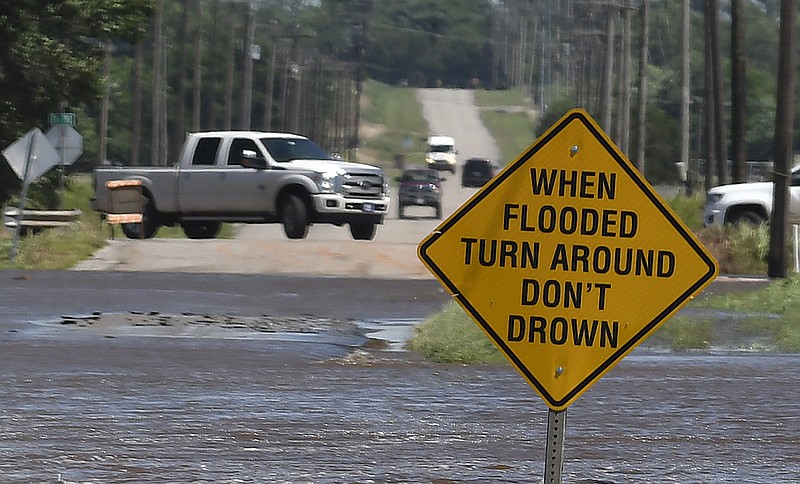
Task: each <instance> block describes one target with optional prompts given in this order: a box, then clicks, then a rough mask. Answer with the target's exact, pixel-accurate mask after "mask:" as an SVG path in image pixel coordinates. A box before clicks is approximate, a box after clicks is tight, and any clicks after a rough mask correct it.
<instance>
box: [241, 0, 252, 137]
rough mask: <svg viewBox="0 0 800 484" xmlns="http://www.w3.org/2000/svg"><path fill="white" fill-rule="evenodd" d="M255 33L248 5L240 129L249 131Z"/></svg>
mask: <svg viewBox="0 0 800 484" xmlns="http://www.w3.org/2000/svg"><path fill="white" fill-rule="evenodd" d="M255 32H256V14H255V5H254V4H253V3H250V5H248V7H247V17H246V20H245V36H244V46H243V49H242V61H243V66H242V120H241V124H240V127H241V128H242V129H245V130H249V129H250V127H251V126H250V113H251V110H252V104H253V52H252V50H253V42H254V39H255Z"/></svg>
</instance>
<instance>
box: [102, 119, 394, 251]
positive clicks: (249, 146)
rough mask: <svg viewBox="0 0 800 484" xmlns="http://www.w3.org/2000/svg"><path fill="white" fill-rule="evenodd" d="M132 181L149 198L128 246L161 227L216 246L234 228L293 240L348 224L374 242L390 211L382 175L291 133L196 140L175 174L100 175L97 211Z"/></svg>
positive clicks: (122, 170)
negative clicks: (272, 228)
mask: <svg viewBox="0 0 800 484" xmlns="http://www.w3.org/2000/svg"><path fill="white" fill-rule="evenodd" d="M129 179H135V180H141V182H142V194H143V196H144V200H143V212H144V217H143V218H144V221H143V222H142V223H141V224H123V225H122V229H123V232H124V233H125V235H126V236H128V237H130V238H138V237H144V238H149V237H152V236H153V235H155V233H156V231H157V230H158V228H159V227H160V226H161V225H180V226H181V227H182V228H183V230H184V232H185V233H186V235H187V237H190V238H213V237H216V235H217V234H218V233H219V229H220V227H221V225H222V223H223V222H235V223H281V224H283V229H284V233H285V234H286V236H287V237H288V238H290V239H301V238H304V237H305V236H306V235H307V234H308V229H309V226H310V225H312V224H315V223H328V224H335V225H339V226H341V225H345V224H347V225H348V226H349V228H350V233H351V235H352V237H353V238H354V239H360V240H370V239H372V238H373V237H374V236H375V232H376V227H377V225H378V224H382V223H383V218H384V216H385V215H386V212H387V210H388V209H389V189H388V184H387V180H386V178H385V176H384V173H383V171H382V170H381V169H380V168H378V167H375V166H370V165H365V164H359V163H349V162H345V161H341V160H334V159H332V158H331V156H330V155H328V154H327V153H325V151H323V150H322V149H321V148H320V147H319V146H317V145H316V144H315V143H314V142H313V141H311V140H309V139H308V138H305V137H303V136H298V135H295V134H287V133H265V132H255V131H217V132H204V133H192V134H189V135H188V136H187V138H186V141H185V143H184V146H183V149H182V152H181V155H180V158H179V160H178V163H177V164H175V165H174V166H171V167H168V166H148V167H108V166H102V167H98V168H96V169H95V170H94V172H93V183H94V195H95V196H94V199H93V200H92V208H93V209H94V210H97V211H99V212H101V213H104V214H107V213H110V211H111V209H112V207H111V206H110V198H111V197H110V195H109V189H108V188H107V182H109V181H113V180H129Z"/></svg>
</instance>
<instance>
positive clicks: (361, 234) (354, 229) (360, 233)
mask: <svg viewBox="0 0 800 484" xmlns="http://www.w3.org/2000/svg"><path fill="white" fill-rule="evenodd" d="M377 226H378V224H376V223H374V222H359V223H356V222H350V235H352V236H353V238H354V239H355V240H372V238H373V237H375V232H377Z"/></svg>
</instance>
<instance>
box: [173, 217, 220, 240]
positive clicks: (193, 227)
mask: <svg viewBox="0 0 800 484" xmlns="http://www.w3.org/2000/svg"><path fill="white" fill-rule="evenodd" d="M181 228H182V229H183V233H184V234H186V237H188V238H190V239H213V238H214V237H216V236H217V235H219V231H220V230H221V229H222V222H194V221H192V222H181Z"/></svg>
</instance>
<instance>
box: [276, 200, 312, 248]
mask: <svg viewBox="0 0 800 484" xmlns="http://www.w3.org/2000/svg"><path fill="white" fill-rule="evenodd" d="M281 223H283V232H284V233H285V234H286V237H288V238H290V239H304V238H305V237H306V235H308V208H307V207H306V204H305V203H303V200H302V199H301V198H300V197H298V196H297V195H289V196H287V197H286V198H285V199H284V200H283V203H282V204H281Z"/></svg>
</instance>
